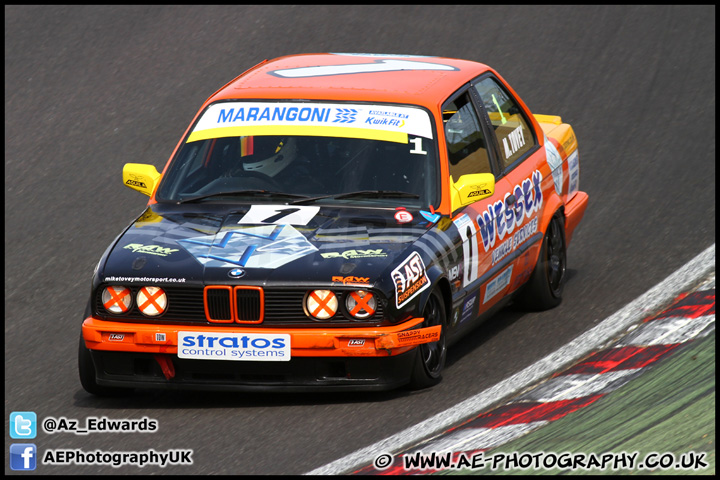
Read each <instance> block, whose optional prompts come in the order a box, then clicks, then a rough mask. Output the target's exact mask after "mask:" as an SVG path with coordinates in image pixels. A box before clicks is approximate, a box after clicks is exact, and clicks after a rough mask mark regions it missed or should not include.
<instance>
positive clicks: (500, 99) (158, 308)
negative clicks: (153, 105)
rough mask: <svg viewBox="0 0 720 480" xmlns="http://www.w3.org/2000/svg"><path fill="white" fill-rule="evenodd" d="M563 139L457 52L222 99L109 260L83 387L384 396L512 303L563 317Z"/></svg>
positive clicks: (279, 75) (241, 87)
mask: <svg viewBox="0 0 720 480" xmlns="http://www.w3.org/2000/svg"><path fill="white" fill-rule="evenodd" d="M579 173H580V171H579V157H578V145H577V140H576V138H575V134H574V132H573V129H572V128H571V126H570V125H568V124H565V123H563V122H562V120H561V118H560V117H558V116H551V115H533V114H532V113H531V112H530V110H529V109H528V107H527V106H526V105H525V104H524V103H523V101H522V100H521V99H520V98H519V97H518V96H517V94H516V93H515V92H514V91H513V89H512V88H511V87H510V86H509V85H508V84H507V83H506V82H505V80H504V79H503V78H502V77H501V76H500V75H499V74H498V73H497V72H496V71H495V70H493V69H492V68H490V67H488V66H486V65H483V64H480V63H476V62H472V61H465V60H457V59H449V58H438V57H418V56H397V55H358V54H306V55H294V56H286V57H281V58H278V59H275V60H271V61H264V62H262V63H260V64H258V65H256V66H255V67H253V68H251V69H250V70H248V71H246V72H245V73H243V74H242V75H240V76H239V77H237V78H235V79H234V80H233V81H231V82H230V83H228V84H227V85H225V86H224V87H223V88H221V89H220V90H219V91H218V92H216V93H215V94H213V95H212V96H211V97H210V98H209V99H208V100H207V101H206V102H205V104H204V105H203V106H202V108H201V109H200V111H199V112H198V113H197V115H196V117H195V118H194V119H193V121H192V123H191V124H190V126H189V127H188V129H187V131H186V132H185V135H184V136H183V137H182V139H181V140H180V142H179V143H178V145H177V147H176V148H175V151H174V152H173V154H172V156H171V158H170V160H169V161H168V163H167V165H166V166H165V168H164V170H163V172H162V173H159V172H158V171H157V170H156V169H155V167H154V166H151V165H144V164H132V163H131V164H126V165H125V167H124V169H123V182H124V184H125V185H127V186H128V187H130V188H132V189H134V190H137V191H140V192H142V193H144V194H146V195H148V196H149V197H150V199H149V202H148V205H147V208H146V209H145V211H144V212H142V214H141V215H140V216H139V217H138V218H137V219H136V220H135V221H134V222H133V223H132V224H130V225H129V226H128V227H127V228H126V229H125V231H124V232H122V234H120V235H119V236H118V237H117V238H116V239H115V241H114V242H113V243H112V245H110V247H109V248H108V249H107V251H106V252H105V253H104V254H103V256H102V258H101V260H100V262H99V264H98V266H97V268H96V271H95V273H94V278H93V285H92V291H91V294H90V299H89V302H88V306H87V310H86V313H85V319H84V322H83V324H82V335H81V338H80V345H79V358H78V359H79V372H80V379H81V383H82V385H83V387H84V388H85V390H87V391H88V392H91V393H94V394H98V395H110V394H116V393H121V392H127V391H129V390H130V389H132V388H170V389H215V390H273V389H285V390H323V389H346V390H351V389H358V390H359V389H363V390H383V389H392V388H397V387H401V386H404V385H408V386H410V387H411V388H425V387H428V386H431V385H434V384H436V383H437V382H438V381H439V380H440V378H441V373H442V370H443V366H444V362H445V358H446V352H447V347H448V346H449V345H451V344H452V343H453V342H454V341H455V340H457V339H458V338H460V337H461V336H462V335H463V334H465V333H467V332H469V331H470V330H471V329H473V328H474V327H475V326H477V325H478V323H479V322H481V321H483V320H484V319H486V318H487V317H488V316H489V315H492V314H493V313H494V312H496V311H497V310H498V309H500V308H502V307H503V306H504V305H506V304H507V303H508V302H509V301H511V300H514V301H516V302H519V303H521V304H523V305H525V306H527V307H528V308H530V309H535V310H542V309H548V308H551V307H554V306H556V305H558V304H559V303H560V301H561V298H562V296H561V295H562V291H563V284H564V280H565V273H566V249H567V246H568V244H569V243H570V240H571V238H572V235H573V232H574V231H575V228H576V227H577V226H578V224H579V222H580V220H581V219H582V217H583V215H584V213H585V209H586V207H587V203H588V196H587V194H586V193H584V192H581V191H579V189H578V188H579V184H578V181H579Z"/></svg>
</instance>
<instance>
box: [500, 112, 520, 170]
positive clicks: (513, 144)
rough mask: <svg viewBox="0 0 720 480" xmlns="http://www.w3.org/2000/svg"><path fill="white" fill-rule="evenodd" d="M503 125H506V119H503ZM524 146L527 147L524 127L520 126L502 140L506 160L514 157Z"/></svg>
mask: <svg viewBox="0 0 720 480" xmlns="http://www.w3.org/2000/svg"><path fill="white" fill-rule="evenodd" d="M501 114H502V112H501ZM503 123H505V118H504V117H503ZM524 145H525V136H524V135H523V127H522V125H520V126H519V127H517V128H516V129H515V130H513V131H512V132H510V133H508V135H507V137H505V138H503V139H502V146H503V148H504V150H505V158H506V159H509V158H510V157H512V156H513V155H514V154H515V153H517V151H518V150H520V149H521V148H522V147H523V146H524Z"/></svg>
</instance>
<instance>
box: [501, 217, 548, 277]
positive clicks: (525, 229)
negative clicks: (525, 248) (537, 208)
mask: <svg viewBox="0 0 720 480" xmlns="http://www.w3.org/2000/svg"><path fill="white" fill-rule="evenodd" d="M537 224H538V219H537V217H535V218H533V219H532V220H530V223H528V224H527V225H523V226H522V227H520V229H519V230H518V231H517V232H515V233H514V234H513V236H512V237H510V238H508V239H507V240H505V241H504V242H503V243H501V244H500V245H498V246H497V248H496V249H495V250H493V252H492V264H493V265H495V264H496V263H497V262H499V261H500V260H502V259H503V258H505V257H506V256H507V255H508V254H510V253H511V252H512V251H513V250H515V248H517V247H518V246H519V245H521V244H522V243H524V242H525V240H527V239H528V238H530V236H531V235H532V234H534V233H536V232H537Z"/></svg>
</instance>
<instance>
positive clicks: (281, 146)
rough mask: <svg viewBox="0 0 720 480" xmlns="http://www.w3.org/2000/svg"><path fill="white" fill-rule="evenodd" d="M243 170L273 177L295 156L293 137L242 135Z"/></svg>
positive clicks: (295, 147) (295, 149)
mask: <svg viewBox="0 0 720 480" xmlns="http://www.w3.org/2000/svg"><path fill="white" fill-rule="evenodd" d="M242 144H243V147H242V150H243V153H245V155H243V156H242V162H243V170H245V171H246V172H259V173H263V174H265V175H267V176H268V177H274V176H275V175H277V174H278V173H280V172H281V171H283V170H284V169H285V167H287V166H288V165H290V164H291V163H292V162H293V161H294V160H295V158H296V157H297V145H296V143H295V139H294V138H288V137H278V136H257V135H256V136H252V137H243V139H242Z"/></svg>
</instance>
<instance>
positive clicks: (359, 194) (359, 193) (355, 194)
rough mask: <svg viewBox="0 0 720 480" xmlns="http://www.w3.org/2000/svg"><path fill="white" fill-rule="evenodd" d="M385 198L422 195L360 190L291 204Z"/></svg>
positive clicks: (393, 191) (394, 191) (301, 200)
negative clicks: (329, 199) (326, 199)
mask: <svg viewBox="0 0 720 480" xmlns="http://www.w3.org/2000/svg"><path fill="white" fill-rule="evenodd" d="M362 197H366V198H383V197H390V198H420V195H418V194H417V193H410V192H400V191H397V190H359V191H357V192H348V193H339V194H335V195H323V196H321V197H311V198H302V199H300V200H295V201H292V202H290V203H291V204H293V205H301V204H303V203H311V202H314V201H317V200H322V199H325V198H332V199H336V200H338V199H344V198H362Z"/></svg>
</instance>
